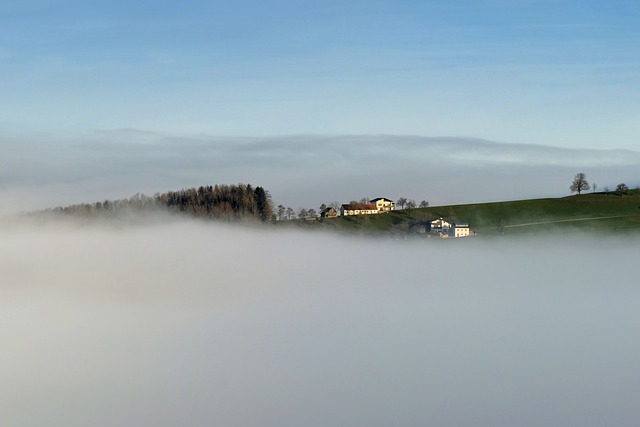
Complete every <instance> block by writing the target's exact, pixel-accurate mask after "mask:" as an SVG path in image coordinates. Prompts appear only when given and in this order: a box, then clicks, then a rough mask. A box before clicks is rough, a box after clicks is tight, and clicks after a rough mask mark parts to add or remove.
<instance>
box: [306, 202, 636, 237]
mask: <svg viewBox="0 0 640 427" xmlns="http://www.w3.org/2000/svg"><path fill="white" fill-rule="evenodd" d="M438 217H443V218H445V219H448V220H450V221H453V222H456V221H457V222H468V223H469V225H470V226H471V228H472V229H473V230H475V231H476V232H478V233H479V234H483V235H491V234H494V235H495V234H501V233H504V234H522V233H539V232H548V231H565V230H583V231H590V232H594V231H595V232H598V231H600V232H610V231H627V230H637V231H640V194H636V193H634V194H630V195H626V196H624V197H621V196H619V195H616V194H611V193H610V194H609V195H604V194H601V193H597V194H583V195H579V196H578V195H575V196H569V197H563V198H557V199H533V200H519V201H511V202H495V203H476V204H469V205H451V206H434V207H429V208H424V209H410V210H402V211H396V212H391V213H388V214H381V215H366V216H365V215H363V216H358V217H345V218H335V219H325V220H322V221H317V222H315V224H314V223H310V224H308V226H309V227H318V228H329V229H337V230H341V231H349V230H351V231H356V232H365V233H373V234H377V233H384V234H386V233H397V234H406V233H413V232H415V230H416V228H417V227H420V225H421V224H422V225H424V224H425V223H426V222H428V221H430V220H431V219H434V218H438Z"/></svg>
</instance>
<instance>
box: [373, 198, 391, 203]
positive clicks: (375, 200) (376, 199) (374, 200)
mask: <svg viewBox="0 0 640 427" xmlns="http://www.w3.org/2000/svg"><path fill="white" fill-rule="evenodd" d="M378 200H388V201H390V202H391V203H393V200H391V199H388V198H386V197H376V198H375V199H371V200H369V201H370V202H371V203H375V202H377V201H378Z"/></svg>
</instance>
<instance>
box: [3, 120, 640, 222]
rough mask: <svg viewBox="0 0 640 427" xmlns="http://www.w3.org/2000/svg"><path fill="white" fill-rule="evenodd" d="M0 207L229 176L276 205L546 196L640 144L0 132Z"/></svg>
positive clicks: (606, 179) (611, 178) (609, 174)
mask: <svg viewBox="0 0 640 427" xmlns="http://www.w3.org/2000/svg"><path fill="white" fill-rule="evenodd" d="M0 145H2V147H3V155H2V157H0V196H1V197H0V199H1V200H2V201H1V202H0V214H2V213H6V212H16V211H19V210H23V209H35V208H46V207H50V206H59V205H68V204H73V203H82V202H94V201H102V200H104V199H118V198H124V197H129V196H131V195H133V194H135V193H138V192H141V193H145V194H148V195H152V194H154V193H155V192H164V191H167V190H179V189H181V188H185V187H198V186H200V185H209V184H215V183H218V184H220V183H224V184H235V183H239V182H243V183H251V184H253V185H260V186H263V187H264V188H266V189H268V190H269V191H270V192H271V194H272V196H273V198H274V201H275V202H276V204H280V203H282V204H284V205H285V206H290V207H292V208H293V209H296V210H297V209H298V208H301V207H304V208H307V209H308V208H314V209H317V208H318V206H320V204H322V203H325V204H330V203H331V202H333V201H338V202H343V203H346V202H349V201H350V200H359V199H361V198H363V197H367V198H374V197H388V198H391V199H393V200H395V199H397V198H399V197H405V198H409V199H415V200H416V201H418V202H420V201H421V200H428V201H429V202H430V203H431V205H436V204H437V205H443V204H460V203H473V202H486V201H500V200H513V199H527V198H536V197H558V196H563V195H568V194H569V185H570V184H571V180H572V178H573V176H574V175H575V174H576V173H577V172H584V173H586V174H587V178H588V180H589V182H594V181H595V182H596V183H597V184H598V188H599V189H600V190H602V189H604V187H605V186H609V188H610V189H614V188H615V186H616V185H617V184H619V183H621V182H624V183H626V184H627V185H629V186H630V187H631V188H634V187H635V186H636V185H639V184H640V182H638V180H637V170H638V167H639V166H640V153H638V152H635V151H628V150H579V149H563V148H557V147H545V146H537V145H525V144H506V143H498V142H492V141H486V140H482V139H475V138H457V137H456V138H453V137H432V138H430V137H422V136H398V135H355V136H354V135H338V136H317V135H316V136H309V135H295V136H280V137H272V138H222V137H210V136H189V135H182V136H181V135H167V134H159V133H151V132H140V131H132V130H129V131H109V132H106V131H105V132H96V133H91V134H87V135H78V134H72V135H45V136H43V135H36V136H14V137H8V136H6V135H4V136H3V135H0Z"/></svg>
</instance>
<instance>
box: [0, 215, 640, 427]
mask: <svg viewBox="0 0 640 427" xmlns="http://www.w3.org/2000/svg"><path fill="white" fill-rule="evenodd" d="M636 243H637V242H632V241H630V242H624V241H621V240H596V239H591V238H581V237H577V236H573V237H565V238H563V239H552V238H539V239H527V240H515V239H509V240H500V239H496V240H492V241H487V240H473V239H468V240H464V239H463V240H458V241H445V242H443V241H437V242H427V241H420V242H415V243H407V242H395V241H389V240H365V239H363V240H360V239H343V238H338V237H335V236H327V235H318V234H313V233H306V234H305V233H288V232H282V231H278V232H277V233H275V232H270V231H264V230H263V231H258V230H250V229H243V228H225V227H221V226H218V225H207V224H196V223H191V222H179V223H175V222H174V223H171V224H169V223H167V224H162V223H160V224H155V225H154V224H152V225H148V226H144V227H142V226H140V227H118V228H100V227H93V226H84V227H75V226H73V225H69V224H67V225H58V226H55V225H39V226H28V225H23V226H20V227H17V226H12V227H7V226H2V225H0V313H2V319H1V321H0V336H2V337H3V343H4V345H3V351H2V352H0V366H1V367H2V368H0V382H1V383H2V387H0V424H1V425H3V426H20V427H25V426H42V425H47V426H86V425H92V426H113V425H122V426H141V425H145V426H146V425H148V426H175V425H190V426H210V425H224V426H327V425H341V426H350V425H353V426H356V425H359V426H360V425H367V426H389V425H394V426H416V425H437V426H513V425H518V426H548V425H581V426H590V425H593V426H600V425H616V426H632V425H634V426H635V425H636V424H637V402H638V401H639V400H640V385H639V384H640V373H638V370H637V369H636V366H637V361H638V360H640V345H639V344H638V343H637V340H636V339H635V337H636V336H637V335H638V332H640V326H638V325H640V314H639V313H638V310H637V301H638V297H640V290H639V289H638V287H637V284H636V282H637V280H635V278H636V276H637V274H636V272H635V268H636V267H635V264H636V260H637V257H638V249H637V244H636Z"/></svg>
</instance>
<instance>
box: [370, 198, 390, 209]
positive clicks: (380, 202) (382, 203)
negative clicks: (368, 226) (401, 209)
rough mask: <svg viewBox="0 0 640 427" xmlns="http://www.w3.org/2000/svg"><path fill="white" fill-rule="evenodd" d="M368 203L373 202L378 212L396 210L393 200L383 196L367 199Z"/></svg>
mask: <svg viewBox="0 0 640 427" xmlns="http://www.w3.org/2000/svg"><path fill="white" fill-rule="evenodd" d="M369 203H374V204H375V205H376V207H377V208H378V210H379V211H380V212H389V211H395V210H396V204H395V203H393V200H390V199H387V198H385V197H377V198H375V199H373V200H369Z"/></svg>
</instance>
